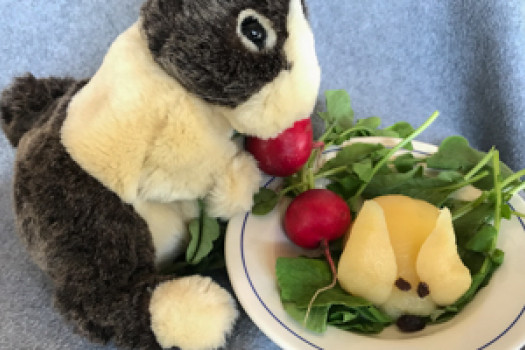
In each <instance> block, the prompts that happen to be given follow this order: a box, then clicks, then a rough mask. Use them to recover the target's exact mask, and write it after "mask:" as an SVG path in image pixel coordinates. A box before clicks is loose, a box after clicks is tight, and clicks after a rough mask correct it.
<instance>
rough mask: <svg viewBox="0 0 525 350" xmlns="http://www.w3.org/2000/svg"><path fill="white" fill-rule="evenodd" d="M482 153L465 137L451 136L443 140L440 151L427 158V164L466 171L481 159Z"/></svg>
mask: <svg viewBox="0 0 525 350" xmlns="http://www.w3.org/2000/svg"><path fill="white" fill-rule="evenodd" d="M480 153H481V152H479V151H476V150H474V149H473V148H471V147H470V146H469V143H468V141H467V139H465V138H464V137H461V136H451V137H447V138H446V139H445V140H443V141H442V142H441V145H440V146H439V149H438V151H437V152H436V153H434V154H433V155H432V156H430V157H429V158H428V159H427V165H428V166H429V167H430V168H435V169H449V170H459V171H462V172H464V173H466V172H467V171H468V170H470V169H471V168H472V167H474V165H476V164H477V162H478V161H479V160H480V159H481V158H480Z"/></svg>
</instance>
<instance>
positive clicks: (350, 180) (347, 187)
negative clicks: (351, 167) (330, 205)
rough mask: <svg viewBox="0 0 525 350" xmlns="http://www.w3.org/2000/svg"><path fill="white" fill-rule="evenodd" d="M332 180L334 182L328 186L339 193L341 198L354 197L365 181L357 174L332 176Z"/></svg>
mask: <svg viewBox="0 0 525 350" xmlns="http://www.w3.org/2000/svg"><path fill="white" fill-rule="evenodd" d="M345 174H346V173H345ZM330 180H331V181H332V182H331V183H330V184H329V185H328V186H327V187H326V188H328V189H329V190H331V191H333V192H335V193H337V194H338V195H340V196H341V198H350V197H352V196H353V195H354V194H355V193H356V192H357V190H358V189H359V186H361V184H362V183H363V182H362V181H361V180H359V178H358V177H357V176H356V175H355V174H348V175H345V176H338V177H330Z"/></svg>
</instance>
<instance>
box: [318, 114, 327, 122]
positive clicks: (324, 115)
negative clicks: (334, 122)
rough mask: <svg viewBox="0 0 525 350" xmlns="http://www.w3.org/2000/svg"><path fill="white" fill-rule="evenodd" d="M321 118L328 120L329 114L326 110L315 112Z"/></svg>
mask: <svg viewBox="0 0 525 350" xmlns="http://www.w3.org/2000/svg"><path fill="white" fill-rule="evenodd" d="M317 114H318V115H319V117H320V118H321V119H323V120H324V121H325V122H330V114H328V112H318V113H317Z"/></svg>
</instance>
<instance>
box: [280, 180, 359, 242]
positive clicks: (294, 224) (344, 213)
mask: <svg viewBox="0 0 525 350" xmlns="http://www.w3.org/2000/svg"><path fill="white" fill-rule="evenodd" d="M351 220H352V216H351V213H350V209H349V208H348V205H347V204H346V202H345V201H344V200H343V199H342V198H341V197H339V196H338V195H337V194H335V193H334V192H332V191H330V190H325V189H311V190H308V191H305V192H303V193H301V194H299V195H298V196H297V197H295V198H294V199H293V201H292V202H291V203H290V205H289V206H288V209H286V213H285V215H284V231H285V232H286V234H287V235H288V237H289V238H290V240H291V241H292V242H294V243H295V244H297V245H298V246H300V247H303V248H306V249H314V248H317V247H319V245H320V244H321V243H322V241H323V240H326V241H333V240H335V239H337V238H339V237H341V236H342V235H344V234H345V233H346V231H347V230H348V228H349V226H350V222H351Z"/></svg>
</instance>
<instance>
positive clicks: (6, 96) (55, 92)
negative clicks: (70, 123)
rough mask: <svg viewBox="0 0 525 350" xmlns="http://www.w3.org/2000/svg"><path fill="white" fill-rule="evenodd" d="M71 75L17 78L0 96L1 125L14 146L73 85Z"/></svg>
mask: <svg viewBox="0 0 525 350" xmlns="http://www.w3.org/2000/svg"><path fill="white" fill-rule="evenodd" d="M74 83H75V80H74V79H72V78H53V77H52V78H44V79H37V78H35V77H34V76H33V75H32V74H27V75H25V76H22V77H19V78H16V79H15V80H14V82H13V84H12V85H11V86H9V87H8V88H7V89H5V90H4V91H3V92H2V95H1V97H0V117H1V122H2V129H3V130H4V133H5V135H6V136H7V139H8V140H9V142H10V143H11V144H12V145H13V147H16V146H17V145H18V142H19V141H20V139H21V138H22V136H23V135H24V134H25V133H26V132H27V131H29V130H31V129H32V128H34V127H36V126H38V125H40V124H42V123H43V122H45V120H47V119H48V117H49V115H48V113H46V110H50V109H51V108H50V107H51V106H52V105H54V104H55V102H56V101H57V100H58V99H59V98H60V97H61V96H63V95H64V94H65V93H66V91H67V90H68V88H69V87H71V86H73V84H74Z"/></svg>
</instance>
